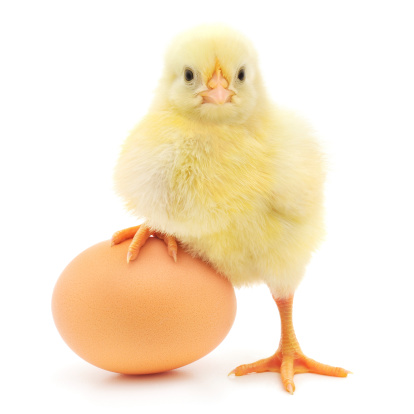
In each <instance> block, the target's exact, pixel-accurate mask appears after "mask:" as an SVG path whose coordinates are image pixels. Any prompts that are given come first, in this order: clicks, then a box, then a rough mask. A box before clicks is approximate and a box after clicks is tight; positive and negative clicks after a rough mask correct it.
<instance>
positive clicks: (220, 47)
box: [115, 26, 324, 297]
mask: <svg viewBox="0 0 414 414" xmlns="http://www.w3.org/2000/svg"><path fill="white" fill-rule="evenodd" d="M216 60H218V61H219V62H220V65H221V68H222V71H223V74H224V75H225V76H226V77H228V79H230V80H231V81H230V86H229V89H231V90H233V91H235V93H236V94H235V95H234V97H233V100H232V103H231V104H225V105H214V104H202V103H201V100H202V98H201V97H200V96H199V95H197V93H198V92H200V91H201V90H204V89H207V87H206V84H207V81H208V79H209V77H210V76H211V74H212V72H213V70H214V67H215V64H216ZM187 67H190V68H192V69H193V70H194V72H196V73H197V76H196V77H195V80H194V81H193V82H192V83H190V84H188V82H186V81H185V79H184V76H183V71H184V70H185V68H187ZM240 67H244V68H245V73H246V79H245V80H244V82H240V81H238V78H237V73H238V70H239V68H240ZM323 182H324V168H323V157H322V155H321V152H320V149H319V146H318V144H317V142H316V141H315V139H314V137H313V134H312V132H311V129H310V128H309V126H308V125H307V124H306V123H305V122H304V121H303V120H302V119H300V118H298V117H297V116H296V115H295V114H293V113H290V112H287V111H284V110H282V109H280V108H277V107H275V106H274V105H273V104H272V103H271V102H270V101H269V99H268V97H267V94H266V92H265V90H264V88H263V83H262V79H261V76H260V73H259V68H258V63H257V57H256V53H255V51H254V49H253V48H252V46H251V45H250V43H249V42H248V41H247V40H246V39H245V38H244V37H242V36H241V35H240V34H239V33H237V32H235V31H233V30H231V29H229V28H226V27H222V26H214V27H211V26H207V27H205V26H204V27H201V28H197V29H196V30H195V31H194V30H193V31H191V32H185V33H184V34H182V35H180V36H179V37H178V38H177V39H175V41H174V42H173V44H172V46H171V48H170V49H169V51H168V53H167V56H166V64H165V71H164V75H163V77H162V79H161V82H160V85H159V87H158V91H157V94H156V98H155V102H154V103H153V105H152V107H151V110H150V112H149V113H148V115H147V116H146V117H145V118H144V119H143V120H142V121H141V122H140V123H139V125H138V126H137V127H136V128H135V130H134V131H133V132H132V133H131V134H130V136H129V137H128V138H127V140H126V141H125V143H124V146H123V149H122V152H121V155H120V157H119V160H118V163H117V166H116V170H115V184H116V191H117V192H118V194H119V195H120V196H121V197H122V198H123V199H124V200H125V202H126V205H127V208H128V210H130V211H131V212H133V213H134V214H135V215H136V216H137V217H141V218H145V219H146V222H147V224H148V225H149V226H150V227H151V228H152V229H155V230H158V231H161V232H164V233H167V234H170V235H173V236H175V237H176V238H177V240H179V241H180V242H181V243H183V244H185V245H186V247H187V248H188V249H189V250H191V251H192V252H193V253H194V254H196V255H198V256H201V257H202V258H203V259H204V260H206V261H208V262H210V263H211V264H212V265H213V266H214V267H215V268H217V269H218V270H219V271H220V272H222V273H223V274H224V275H225V276H226V277H228V278H229V279H230V280H231V282H232V283H233V284H234V285H236V286H240V285H242V284H251V283H255V282H265V283H267V284H268V285H269V287H270V288H271V290H272V293H274V294H275V295H277V296H278V297H287V296H288V295H289V294H291V293H293V292H294V290H295V289H296V287H297V286H298V284H299V282H300V280H301V278H302V276H303V274H304V270H305V266H306V264H307V263H308V261H309V259H310V256H311V253H312V251H314V250H315V248H316V247H317V246H318V244H319V242H320V240H321V237H322V235H323V224H322V216H323V215H322V210H323V207H322V205H323V204H322V203H323V198H322V195H323Z"/></svg>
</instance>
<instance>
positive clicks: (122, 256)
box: [52, 238, 236, 374]
mask: <svg viewBox="0 0 414 414" xmlns="http://www.w3.org/2000/svg"><path fill="white" fill-rule="evenodd" d="M128 247H129V242H124V243H121V244H119V245H116V246H113V247H110V241H104V242H102V243H98V244H96V245H95V246H92V247H90V248H89V249H87V250H85V251H84V252H82V253H81V254H80V255H79V256H77V257H76V258H75V259H74V260H73V261H72V262H71V263H69V265H68V266H67V267H66V269H65V270H64V271H63V273H62V274H61V276H60V278H59V279H58V281H57V283H56V286H55V289H54V292H53V298H52V312H53V317H54V320H55V324H56V327H57V328H58V330H59V333H60V334H61V336H62V338H63V339H64V340H65V342H66V343H67V344H68V345H69V347H70V348H71V349H72V350H73V351H74V352H76V353H77V354H78V355H79V356H80V357H82V358H83V359H85V360H86V361H88V362H90V363H91V364H93V365H96V366H97V367H100V368H103V369H106V370H108V371H113V372H119V373H124V374H148V373H156V372H162V371H167V370H170V369H174V368H178V367H181V366H183V365H186V364H189V363H191V362H193V361H196V360H197V359H199V358H201V357H203V356H204V355H206V354H208V353H209V352H211V351H212V350H213V349H214V348H215V347H216V346H217V345H218V344H220V342H221V341H222V340H223V339H224V338H225V337H226V335H227V333H228V332H229V330H230V328H231V326H232V324H233V322H234V318H235V315H236V297H235V294H234V289H233V286H232V285H231V283H230V282H229V281H228V280H227V279H225V278H224V277H222V276H220V275H219V274H218V273H216V272H215V271H214V270H213V269H212V268H211V267H210V266H208V265H207V264H206V263H204V262H203V261H201V260H199V259H196V258H193V257H191V256H190V255H189V254H188V253H186V252H185V251H184V250H183V249H182V248H180V247H179V250H178V261H177V263H175V262H174V260H173V259H172V258H171V257H170V256H169V255H168V253H167V247H166V245H165V244H164V242H163V241H161V240H159V239H157V238H150V239H149V240H148V241H147V243H146V244H145V245H144V246H143V247H142V248H141V250H140V253H139V256H138V258H137V259H136V260H135V261H133V262H130V263H129V264H127V262H126V256H127V250H128Z"/></svg>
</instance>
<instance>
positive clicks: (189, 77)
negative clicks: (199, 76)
mask: <svg viewBox="0 0 414 414" xmlns="http://www.w3.org/2000/svg"><path fill="white" fill-rule="evenodd" d="M184 78H185V80H186V81H187V82H191V81H192V80H193V79H194V73H193V71H192V70H191V69H186V70H185V71H184Z"/></svg>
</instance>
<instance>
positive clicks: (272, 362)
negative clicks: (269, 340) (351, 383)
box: [229, 295, 350, 394]
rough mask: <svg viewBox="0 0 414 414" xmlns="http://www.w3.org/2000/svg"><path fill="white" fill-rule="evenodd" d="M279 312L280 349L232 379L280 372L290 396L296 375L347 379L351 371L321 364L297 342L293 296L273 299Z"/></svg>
mask: <svg viewBox="0 0 414 414" xmlns="http://www.w3.org/2000/svg"><path fill="white" fill-rule="evenodd" d="M273 298H274V300H275V302H276V304H277V307H278V308H279V314H280V320H281V327H282V333H281V338H280V343H279V348H278V349H277V351H276V353H275V354H274V355H273V356H271V357H270V358H266V359H261V360H260V361H257V362H255V363H253V364H246V365H240V366H239V367H237V368H236V369H234V370H233V371H232V372H230V374H229V375H232V374H234V375H236V376H241V375H246V374H250V373H253V372H256V373H258V372H268V371H272V372H280V374H281V377H282V382H283V385H284V388H285V389H286V391H287V392H289V393H290V394H293V392H294V391H295V384H294V382H293V376H294V375H295V374H299V373H304V372H311V373H314V374H322V375H330V376H333V377H346V376H347V375H348V373H349V372H350V371H347V370H345V369H343V368H338V367H332V366H330V365H325V364H321V363H320V362H316V361H315V360H313V359H311V358H308V357H307V356H305V355H304V354H303V352H302V350H301V349H300V346H299V342H298V340H297V339H296V335H295V331H294V329H293V322H292V305H293V295H292V296H291V297H289V298H287V299H278V298H275V297H273Z"/></svg>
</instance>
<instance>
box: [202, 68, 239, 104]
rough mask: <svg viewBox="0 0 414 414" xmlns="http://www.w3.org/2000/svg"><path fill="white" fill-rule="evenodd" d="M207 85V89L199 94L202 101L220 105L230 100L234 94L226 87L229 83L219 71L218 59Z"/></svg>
mask: <svg viewBox="0 0 414 414" xmlns="http://www.w3.org/2000/svg"><path fill="white" fill-rule="evenodd" d="M207 86H208V89H207V90H206V91H203V92H201V93H200V96H202V97H203V103H214V104H217V105H222V104H225V103H226V102H231V97H232V96H233V95H234V92H233V91H230V90H229V89H227V88H228V86H229V83H228V82H227V79H226V78H225V77H224V76H223V74H222V73H221V68H220V64H219V63H218V61H217V62H216V68H215V70H214V73H213V76H212V77H211V79H210V80H209V81H208V83H207Z"/></svg>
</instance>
